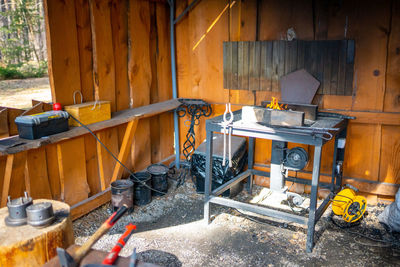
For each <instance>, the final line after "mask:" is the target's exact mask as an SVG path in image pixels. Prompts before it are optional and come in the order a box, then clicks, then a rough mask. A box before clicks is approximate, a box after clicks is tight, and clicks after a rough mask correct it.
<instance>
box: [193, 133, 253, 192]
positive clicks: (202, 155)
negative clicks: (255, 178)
mask: <svg viewBox="0 0 400 267" xmlns="http://www.w3.org/2000/svg"><path fill="white" fill-rule="evenodd" d="M223 138H224V136H223V135H222V134H217V135H216V136H215V137H214V138H213V154H212V157H213V166H212V185H211V188H212V189H216V188H218V187H220V186H221V185H223V184H225V183H226V182H228V181H229V180H231V179H233V178H234V177H236V176H237V175H238V174H239V173H241V172H242V171H243V170H244V167H245V165H246V162H247V149H246V138H243V137H238V136H232V142H231V148H232V167H229V161H228V157H226V158H225V166H223V164H222V163H223V156H224V139H223ZM206 155H207V154H206V142H205V141H204V142H203V143H201V144H200V145H199V146H198V147H197V149H196V151H195V152H194V153H193V155H192V159H191V173H192V175H193V176H194V177H195V178H196V191H197V193H200V194H204V181H205V177H206V168H205V166H206ZM242 189H243V184H242V183H238V184H236V185H235V186H233V187H232V188H231V189H228V190H226V191H225V192H224V193H223V194H222V196H225V197H234V196H235V195H237V194H238V193H239V192H240V191H241V190H242Z"/></svg>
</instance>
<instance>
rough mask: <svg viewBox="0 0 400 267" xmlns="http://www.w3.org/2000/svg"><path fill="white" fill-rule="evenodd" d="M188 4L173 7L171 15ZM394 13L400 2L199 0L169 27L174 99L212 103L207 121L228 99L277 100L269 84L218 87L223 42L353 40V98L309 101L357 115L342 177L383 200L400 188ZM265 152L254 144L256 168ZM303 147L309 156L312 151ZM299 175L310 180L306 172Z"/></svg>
mask: <svg viewBox="0 0 400 267" xmlns="http://www.w3.org/2000/svg"><path fill="white" fill-rule="evenodd" d="M189 2H190V0H178V1H177V4H176V9H177V15H178V14H179V13H180V12H181V11H182V10H184V8H185V7H186V6H187V5H188V4H189ZM314 3H315V5H314ZM399 14H400V3H399V1H393V0H384V1H373V0H366V1H362V0H356V1H334V0H330V1H312V0H282V1H275V0H264V1H257V0H225V1H212V0H202V1H200V2H199V3H198V4H197V5H196V6H195V8H194V9H193V10H191V11H190V12H189V14H188V15H187V16H186V17H185V18H184V19H182V20H181V21H180V22H179V23H178V25H177V26H176V31H177V37H176V41H177V72H178V89H179V97H187V98H190V97H199V98H203V99H204V100H206V101H208V102H210V103H212V104H213V107H214V109H215V110H216V112H215V114H213V115H217V114H221V113H222V112H223V110H224V107H223V106H222V104H224V103H226V102H228V101H229V102H231V103H232V104H234V105H237V106H236V107H235V108H236V109H238V108H240V107H241V106H242V105H248V104H250V105H253V104H258V105H260V103H261V101H263V100H269V99H271V96H275V97H278V99H279V97H280V93H279V88H278V84H277V80H276V79H275V80H274V79H273V80H272V83H271V87H272V90H271V91H251V90H250V91H245V90H226V89H223V79H224V77H223V73H222V71H223V42H224V41H264V40H284V39H285V36H286V33H287V30H288V29H289V28H293V30H294V31H295V32H296V35H297V38H298V39H301V40H340V39H353V40H355V62H354V64H355V67H354V82H353V85H352V86H353V94H352V95H350V96H335V95H324V96H318V97H316V99H315V102H316V103H317V104H319V106H320V108H321V109H323V110H329V111H332V112H339V113H344V114H350V115H353V116H356V117H357V119H356V120H355V121H352V122H351V123H350V126H349V131H348V138H347V147H346V161H345V166H344V175H345V177H347V182H351V183H353V184H355V185H356V186H358V187H359V188H360V189H361V191H363V192H364V193H372V194H374V195H369V200H370V201H375V202H376V201H377V200H378V199H389V200H390V199H392V198H393V196H394V194H395V192H396V191H397V188H398V187H397V186H396V184H400V160H399V156H398V155H399V149H400V120H399V119H398V118H399V117H400V48H399V47H400V15H399ZM239 57H240V55H239ZM249 60H251V58H250V59H249ZM273 60H274V59H273ZM304 60H305V61H306V60H307V58H305V59H304ZM305 63H306V62H305ZM305 63H304V64H305ZM272 64H274V62H272ZM325 67H327V68H329V67H332V66H325ZM333 67H334V66H333ZM276 68H278V69H279V68H280V66H279V65H277V66H276ZM241 71H242V72H243V71H244V72H246V71H251V70H238V72H241ZM282 71H284V70H282ZM346 71H353V70H346ZM240 82H244V83H251V82H252V81H248V80H244V81H240ZM256 82H258V83H260V82H261V83H262V82H263V81H256ZM332 89H335V90H343V88H341V87H339V88H336V87H335V88H332ZM184 120H185V118H183V119H181V121H180V123H181V124H180V125H181V127H180V130H181V131H180V132H181V136H184V134H185V133H186V131H187V127H185V126H184V124H183V122H184ZM201 122H202V123H201V125H200V126H199V127H196V130H195V132H196V139H197V144H199V143H200V142H201V141H202V140H204V138H205V124H204V123H203V122H204V120H202V121H201ZM182 139H183V138H181V145H182V142H183V140H182ZM270 146H271V143H270V141H265V140H257V142H256V163H257V165H258V166H260V168H268V164H269V163H270V162H269V157H270ZM290 146H294V144H290ZM305 148H306V149H307V150H308V152H309V153H310V154H311V155H312V154H313V149H312V148H309V147H305ZM332 149H333V142H330V144H328V145H327V146H325V148H324V150H323V160H322V165H321V167H322V172H323V173H326V174H328V173H330V171H329V170H330V166H331V162H332V158H331V156H330V154H331V153H330V152H331V151H332ZM311 163H312V162H311ZM311 163H310V164H309V165H308V167H307V168H306V171H308V172H309V171H310V170H311V169H310V166H312V165H311ZM299 175H302V176H304V177H310V174H309V173H303V174H299ZM323 179H325V178H323ZM257 182H258V183H260V184H266V183H268V179H265V178H261V179H260V178H259V179H257ZM303 189H304V187H303ZM305 190H307V188H305Z"/></svg>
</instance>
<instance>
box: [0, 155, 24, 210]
mask: <svg viewBox="0 0 400 267" xmlns="http://www.w3.org/2000/svg"><path fill="white" fill-rule="evenodd" d="M25 162H26V152H21V153H18V154H15V155H8V156H7V162H6V167H5V171H4V180H3V190H2V194H1V203H0V206H1V207H4V206H5V205H6V204H7V197H8V196H11V198H17V197H21V196H22V195H23V192H24V190H25V189H26V188H25V176H24V175H25V166H26V165H25Z"/></svg>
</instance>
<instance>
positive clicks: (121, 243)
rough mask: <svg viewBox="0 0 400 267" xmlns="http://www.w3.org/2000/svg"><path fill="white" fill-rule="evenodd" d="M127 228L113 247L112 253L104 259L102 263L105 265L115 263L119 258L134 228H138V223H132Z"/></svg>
mask: <svg viewBox="0 0 400 267" xmlns="http://www.w3.org/2000/svg"><path fill="white" fill-rule="evenodd" d="M125 228H126V231H125V232H124V233H123V235H122V236H121V237H120V238H119V239H118V242H117V244H116V245H115V246H114V247H113V248H112V250H111V251H110V253H108V255H107V257H106V258H105V259H104V260H103V262H102V264H105V265H112V264H114V262H115V260H116V259H117V258H118V254H119V252H120V251H121V249H122V248H123V247H124V246H125V244H126V243H127V242H128V240H129V238H130V237H131V235H132V234H133V230H136V225H133V224H131V223H130V224H128V225H127V226H126V227H125Z"/></svg>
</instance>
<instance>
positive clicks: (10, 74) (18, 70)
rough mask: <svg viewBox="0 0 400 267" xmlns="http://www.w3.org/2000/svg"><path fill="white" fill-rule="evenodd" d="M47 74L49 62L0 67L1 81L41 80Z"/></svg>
mask: <svg viewBox="0 0 400 267" xmlns="http://www.w3.org/2000/svg"><path fill="white" fill-rule="evenodd" d="M46 74H47V62H46V61H41V62H39V64H37V63H32V62H30V63H26V64H22V63H19V64H9V65H7V66H4V67H2V66H0V80H8V79H26V78H39V77H43V76H45V75H46Z"/></svg>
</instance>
